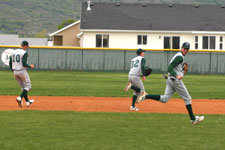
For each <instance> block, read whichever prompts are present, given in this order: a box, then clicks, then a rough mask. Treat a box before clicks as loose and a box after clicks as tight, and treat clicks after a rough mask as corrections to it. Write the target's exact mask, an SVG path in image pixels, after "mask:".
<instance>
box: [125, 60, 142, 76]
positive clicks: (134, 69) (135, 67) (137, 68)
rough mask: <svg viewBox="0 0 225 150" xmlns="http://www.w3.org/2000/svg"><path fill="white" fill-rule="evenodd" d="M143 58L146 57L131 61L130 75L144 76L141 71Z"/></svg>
mask: <svg viewBox="0 0 225 150" xmlns="http://www.w3.org/2000/svg"><path fill="white" fill-rule="evenodd" d="M143 58H144V57H142V56H137V57H135V58H133V59H132V60H131V66H130V72H129V75H135V76H141V75H143V74H142V70H141V61H142V59H143Z"/></svg>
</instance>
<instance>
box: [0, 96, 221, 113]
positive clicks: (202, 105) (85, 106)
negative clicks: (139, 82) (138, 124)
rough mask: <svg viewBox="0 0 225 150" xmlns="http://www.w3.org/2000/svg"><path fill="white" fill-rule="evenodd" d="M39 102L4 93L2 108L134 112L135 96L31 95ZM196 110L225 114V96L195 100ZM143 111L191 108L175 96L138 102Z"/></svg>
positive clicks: (0, 97)
mask: <svg viewBox="0 0 225 150" xmlns="http://www.w3.org/2000/svg"><path fill="white" fill-rule="evenodd" d="M30 98H31V99H34V100H35V102H34V104H32V105H31V106H30V107H26V106H25V101H23V103H24V105H23V107H22V108H20V107H18V104H17V102H16V96H0V99H1V100H0V101H1V105H0V110H59V111H84V112H130V110H129V107H130V105H131V98H121V97H72V96H69V97H68V96H61V97H60V96H31V97H30ZM192 106H193V111H194V113H195V114H225V100H218V99H216V100H213V99H210V100H207V99H194V100H192ZM136 107H138V108H139V109H140V111H139V112H145V113H182V114H186V113H187V110H186V107H185V103H184V101H183V100H182V99H171V100H170V101H169V102H168V103H165V104H163V103H160V102H157V101H153V100H145V101H143V102H141V103H140V104H136Z"/></svg>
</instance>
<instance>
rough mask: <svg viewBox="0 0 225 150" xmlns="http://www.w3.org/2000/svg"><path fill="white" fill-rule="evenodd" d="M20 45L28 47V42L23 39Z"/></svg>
mask: <svg viewBox="0 0 225 150" xmlns="http://www.w3.org/2000/svg"><path fill="white" fill-rule="evenodd" d="M21 46H28V47H29V43H28V42H27V41H23V42H22V43H21Z"/></svg>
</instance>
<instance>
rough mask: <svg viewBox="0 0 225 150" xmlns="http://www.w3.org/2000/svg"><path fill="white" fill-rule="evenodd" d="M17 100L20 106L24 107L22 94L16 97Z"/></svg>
mask: <svg viewBox="0 0 225 150" xmlns="http://www.w3.org/2000/svg"><path fill="white" fill-rule="evenodd" d="M16 101H17V103H18V105H19V107H23V101H22V98H21V97H20V96H19V97H17V98H16Z"/></svg>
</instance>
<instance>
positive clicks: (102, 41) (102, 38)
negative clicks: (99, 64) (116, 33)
mask: <svg viewBox="0 0 225 150" xmlns="http://www.w3.org/2000/svg"><path fill="white" fill-rule="evenodd" d="M96 47H106V48H107V47H109V35H102V34H97V35H96Z"/></svg>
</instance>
